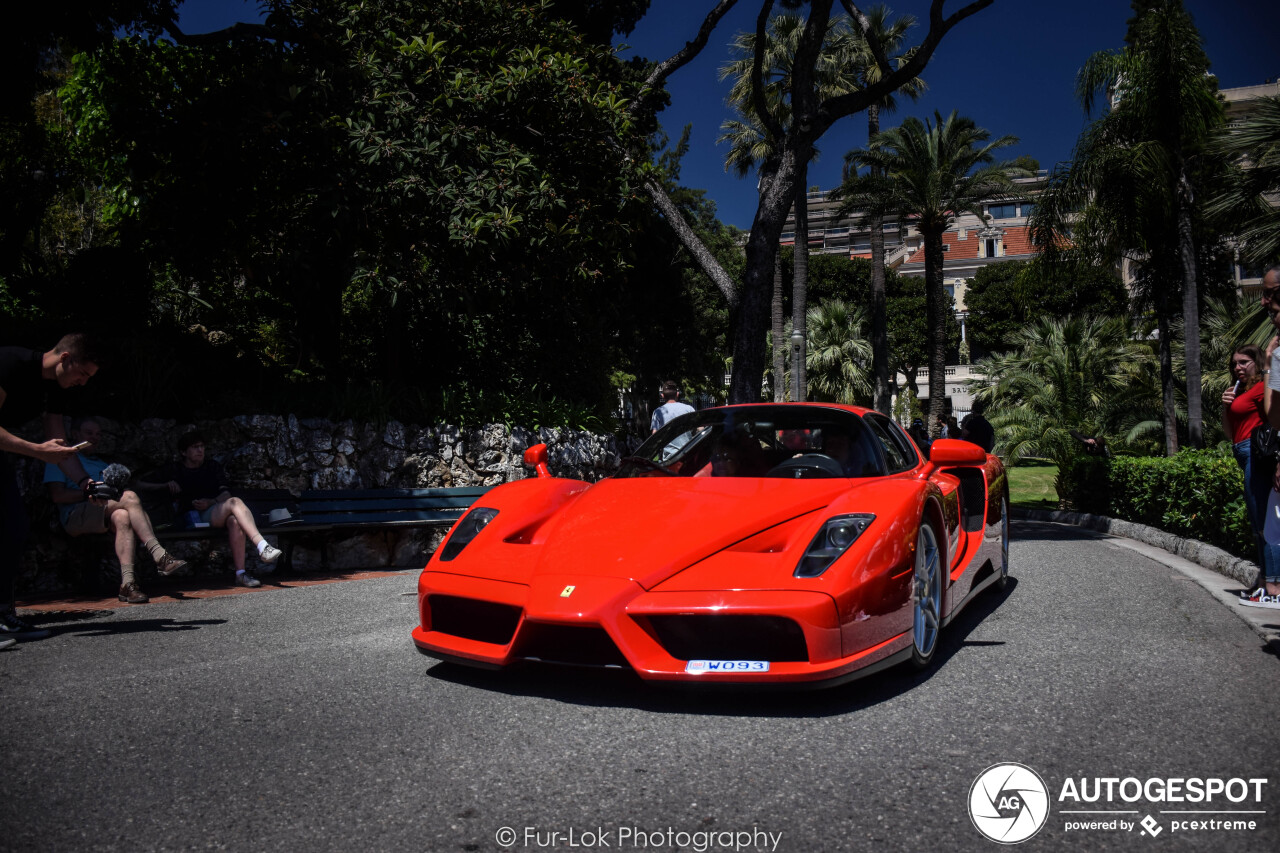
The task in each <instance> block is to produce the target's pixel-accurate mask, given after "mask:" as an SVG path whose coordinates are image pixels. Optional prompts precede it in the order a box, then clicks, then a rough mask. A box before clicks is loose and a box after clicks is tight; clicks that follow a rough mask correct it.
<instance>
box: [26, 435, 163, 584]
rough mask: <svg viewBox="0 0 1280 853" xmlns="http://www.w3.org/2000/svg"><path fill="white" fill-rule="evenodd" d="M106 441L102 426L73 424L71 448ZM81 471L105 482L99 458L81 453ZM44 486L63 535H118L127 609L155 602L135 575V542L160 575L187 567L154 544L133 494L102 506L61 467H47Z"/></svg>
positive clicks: (123, 494) (124, 494)
mask: <svg viewBox="0 0 1280 853" xmlns="http://www.w3.org/2000/svg"><path fill="white" fill-rule="evenodd" d="M101 438H102V425H101V424H99V423H98V422H97V421H96V420H94V419H93V418H84V417H81V418H75V419H74V420H72V421H71V441H72V443H80V442H87V443H88V444H89V445H90V447H93V446H96V445H97V444H98V443H99V441H100V440H101ZM78 456H79V460H80V465H81V466H82V467H83V468H84V470H85V473H86V474H88V475H89V477H90V478H91V479H92V480H93V481H94V482H98V481H101V480H102V476H103V475H102V472H103V471H104V470H105V469H106V467H107V463H106V462H104V461H103V460H101V459H99V458H98V457H96V456H91V455H89V454H88V453H86V452H84V451H81V452H80V453H79V454H78ZM44 483H45V485H46V486H48V487H49V497H51V498H52V499H53V502H54V503H55V504H57V505H58V507H59V520H60V521H61V522H62V529H63V530H65V531H67V533H68V534H70V535H71V536H83V535H85V534H93V533H106V532H107V531H108V530H114V531H115V546H116V557H117V559H119V560H120V594H119V598H120V600H121V601H124V602H127V603H129V604H145V603H146V602H148V601H150V600H151V599H150V598H149V597H148V596H147V594H146V593H145V592H143V591H142V588H141V587H139V586H138V581H137V578H136V576H135V575H134V563H133V560H134V551H135V545H134V536H137V540H138V541H139V542H141V543H142V547H144V548H146V549H147V551H148V552H149V553H150V554H151V559H153V560H155V562H156V569H157V570H159V572H160V574H162V575H166V576H168V575H171V574H173V573H174V572H176V571H177V570H178V569H180V568H182V567H183V566H185V565H186V563H185V562H184V561H182V560H179V559H178V558H176V557H174V556H173V555H172V554H170V553H169V552H168V551H166V550H165V549H164V546H163V545H161V544H160V543H159V542H158V541H156V534H155V530H154V529H153V528H152V527H151V518H150V517H149V516H148V515H147V511H146V510H144V509H143V508H142V501H140V500H138V495H137V494H136V493H135V492H133V491H132V490H131V489H125V490H124V491H122V492H121V493H120V497H119V498H116V499H114V500H104V499H101V498H96V497H93V496H92V494H91V493H90V492H89V491H86V490H85V489H82V488H80V487H79V486H77V485H76V484H75V482H73V481H72V479H71V477H70V476H68V475H67V474H66V473H64V472H63V471H62V469H61V468H59V467H58V466H57V465H54V464H52V463H46V464H45V466H44Z"/></svg>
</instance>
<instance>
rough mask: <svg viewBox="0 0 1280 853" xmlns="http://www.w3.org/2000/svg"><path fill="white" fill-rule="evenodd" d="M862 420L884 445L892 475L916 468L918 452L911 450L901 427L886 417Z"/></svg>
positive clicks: (875, 416)
mask: <svg viewBox="0 0 1280 853" xmlns="http://www.w3.org/2000/svg"><path fill="white" fill-rule="evenodd" d="M862 420H863V422H864V423H866V424H867V425H868V426H870V427H871V431H872V432H873V433H874V434H875V436H876V438H878V439H879V440H880V443H881V444H882V445H884V456H885V461H887V462H888V463H889V473H890V474H896V473H898V472H899V471H906V470H907V469H908V468H914V467H915V466H916V462H917V457H916V452H915V451H914V450H912V449H911V442H909V441H907V439H906V436H904V435H903V434H902V428H901V427H899V426H898V425H897V424H895V423H894V422H893V421H891V420H889V419H888V418H886V417H885V416H884V415H864V416H863V418H862Z"/></svg>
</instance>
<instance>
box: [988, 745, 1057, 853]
mask: <svg viewBox="0 0 1280 853" xmlns="http://www.w3.org/2000/svg"><path fill="white" fill-rule="evenodd" d="M1048 818H1049V789H1048V787H1046V786H1045V784H1044V780H1043V779H1041V778H1040V774H1039V773H1037V772H1036V771H1034V770H1032V769H1031V768H1030V767H1027V766H1026V765H1025V764H1012V763H1006V764H993V765H991V766H990V767H988V768H987V769H986V770H984V771H982V773H981V775H979V776H978V778H977V779H974V780H973V785H972V786H971V787H970V788H969V819H970V820H972V821H973V825H974V826H975V827H976V828H977V830H978V832H981V833H982V834H983V835H985V836H986V837H987V838H989V839H991V840H992V841H995V842H998V843H1000V844H1017V843H1019V842H1022V841H1026V840H1027V839H1028V838H1030V837H1032V836H1033V835H1035V834H1036V833H1037V832H1039V831H1040V830H1041V829H1042V828H1043V827H1044V825H1045V821H1047V820H1048Z"/></svg>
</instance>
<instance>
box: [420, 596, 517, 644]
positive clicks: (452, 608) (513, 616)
mask: <svg viewBox="0 0 1280 853" xmlns="http://www.w3.org/2000/svg"><path fill="white" fill-rule="evenodd" d="M427 607H428V609H429V610H430V619H431V624H430V630H432V631H439V632H440V633H441V634H450V635H452V636H454V637H462V638H463V639H464V640H477V641H479V642H481V643H495V644H497V645H499V646H505V645H506V644H507V643H510V642H511V638H512V637H513V636H515V633H516V626H517V625H519V624H520V608H519V607H516V606H514V605H511V604H496V603H494V602H491V601H477V600H476V599H474V598H459V597H457V596H454V595H429V596H427Z"/></svg>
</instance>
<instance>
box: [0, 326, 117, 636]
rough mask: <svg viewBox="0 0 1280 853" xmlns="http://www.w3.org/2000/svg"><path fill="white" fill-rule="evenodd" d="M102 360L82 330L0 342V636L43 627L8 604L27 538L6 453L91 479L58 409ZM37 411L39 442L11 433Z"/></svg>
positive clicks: (80, 480) (85, 481)
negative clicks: (42, 345)
mask: <svg viewBox="0 0 1280 853" xmlns="http://www.w3.org/2000/svg"><path fill="white" fill-rule="evenodd" d="M101 361H102V356H101V353H100V351H99V350H98V349H97V346H96V344H95V342H94V341H93V340H92V339H91V338H90V337H89V336H88V335H84V334H70V335H67V336H65V337H64V338H62V340H60V341H58V343H57V344H56V345H55V346H54V347H53V348H52V349H50V350H49V351H48V352H44V353H41V352H39V351H38V350H32V349H26V348H25V347H0V640H3V639H6V638H7V639H14V640H33V639H39V638H40V637H47V636H48V635H49V632H48V631H47V630H43V629H38V628H34V627H33V626H31V625H30V624H29V623H27V622H26V621H24V620H22V619H19V618H18V614H17V610H16V608H15V607H14V595H15V590H14V584H15V582H16V581H17V578H18V570H19V566H20V565H21V562H22V547H23V545H24V543H25V542H26V538H27V524H28V522H27V512H26V508H25V507H24V506H23V503H22V493H21V492H20V491H19V490H18V481H17V476H16V473H15V471H14V468H13V461H12V460H11V459H10V458H9V454H19V455H22V456H30V457H32V458H35V459H39V460H41V461H42V462H49V463H52V464H54V465H57V466H58V467H59V468H61V469H62V471H63V473H64V474H66V475H67V477H68V478H69V479H71V480H72V481H73V482H75V483H77V484H78V485H79V487H80V488H83V487H84V486H86V485H89V484H90V483H91V481H92V478H91V477H89V475H88V474H86V473H85V470H84V466H82V465H81V464H80V461H79V460H78V459H77V458H76V451H75V450H73V449H72V448H70V447H68V446H67V443H66V441H65V438H66V427H65V425H64V423H63V418H62V412H63V410H64V409H65V408H66V406H65V402H66V397H67V395H66V392H67V391H68V389H71V388H76V387H78V386H81V385H84V384H85V383H86V382H88V381H89V380H90V379H91V378H93V376H94V374H96V373H97V372H98V366H99V364H100V363H101ZM37 415H39V416H42V418H43V421H44V438H45V440H44V441H43V442H40V443H37V442H33V441H27V440H26V439H24V438H20V437H19V436H16V435H14V434H13V433H12V432H10V430H12V429H17V428H19V427H21V426H22V425H23V424H25V423H27V422H28V421H30V420H31V419H32V418H34V417H36V416H37Z"/></svg>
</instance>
